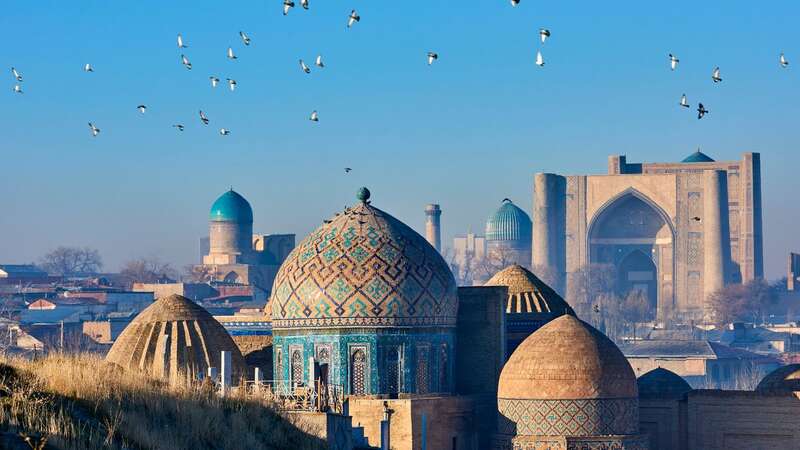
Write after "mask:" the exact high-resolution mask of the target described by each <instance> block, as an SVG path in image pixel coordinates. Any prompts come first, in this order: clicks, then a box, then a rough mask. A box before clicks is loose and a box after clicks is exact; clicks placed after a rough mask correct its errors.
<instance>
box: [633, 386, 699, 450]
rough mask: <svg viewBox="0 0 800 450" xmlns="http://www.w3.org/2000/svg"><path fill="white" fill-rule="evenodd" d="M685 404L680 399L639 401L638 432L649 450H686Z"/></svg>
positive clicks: (641, 399)
mask: <svg viewBox="0 0 800 450" xmlns="http://www.w3.org/2000/svg"><path fill="white" fill-rule="evenodd" d="M685 419H686V402H685V401H683V402H681V401H680V399H679V398H678V399H643V398H640V399H639V432H640V433H642V434H646V435H647V436H648V438H649V441H650V447H649V450H686V445H687V443H686V420H685Z"/></svg>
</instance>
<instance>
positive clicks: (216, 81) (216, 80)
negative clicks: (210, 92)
mask: <svg viewBox="0 0 800 450" xmlns="http://www.w3.org/2000/svg"><path fill="white" fill-rule="evenodd" d="M208 79H209V80H211V87H212V88H215V87H217V85H218V84H219V78H217V77H215V76H213V75H212V76H210V77H208Z"/></svg>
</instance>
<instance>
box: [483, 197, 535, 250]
mask: <svg viewBox="0 0 800 450" xmlns="http://www.w3.org/2000/svg"><path fill="white" fill-rule="evenodd" d="M532 229H533V225H532V223H531V218H530V217H528V214H526V213H525V211H523V210H522V209H520V208H519V207H518V206H517V205H515V204H514V203H513V202H511V200H509V199H504V200H503V204H502V205H500V208H498V209H497V211H495V212H494V213H493V214H491V215H490V216H489V219H488V220H487V221H486V240H487V241H526V242H529V241H530V240H531V236H532V235H531V233H532V231H531V230H532Z"/></svg>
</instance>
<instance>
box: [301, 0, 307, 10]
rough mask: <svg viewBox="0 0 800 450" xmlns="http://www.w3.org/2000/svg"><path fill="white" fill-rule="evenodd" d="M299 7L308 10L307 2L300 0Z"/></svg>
mask: <svg viewBox="0 0 800 450" xmlns="http://www.w3.org/2000/svg"><path fill="white" fill-rule="evenodd" d="M300 6H302V7H303V9H305V10H308V0H300Z"/></svg>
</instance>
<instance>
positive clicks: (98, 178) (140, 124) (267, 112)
mask: <svg viewBox="0 0 800 450" xmlns="http://www.w3.org/2000/svg"><path fill="white" fill-rule="evenodd" d="M479 3H480V4H478V2H476V3H474V4H470V3H467V4H458V6H457V7H454V6H453V4H452V3H444V2H422V1H409V2H402V3H394V4H392V3H387V4H384V3H374V2H367V1H363V0H353V1H350V2H325V1H315V0H311V9H310V10H308V11H304V10H302V8H300V7H299V2H298V7H297V8H294V9H293V10H292V11H291V12H290V13H289V15H288V16H286V17H284V16H283V15H282V13H281V2H280V1H279V0H272V1H269V2H263V1H260V2H247V3H241V4H237V5H236V6H235V7H234V6H226V5H223V4H220V3H211V2H199V3H198V2H172V3H170V4H167V5H164V4H163V3H161V2H154V1H143V2H138V3H136V4H127V3H126V4H113V5H112V4H108V3H107V2H100V1H92V2H81V4H80V6H78V7H76V6H74V5H69V4H65V3H64V2H56V1H47V2H39V3H35V4H30V3H22V4H17V5H14V8H9V9H7V10H6V11H5V12H4V14H3V16H2V17H0V24H1V25H2V27H3V29H4V30H5V31H6V38H5V39H4V40H3V44H2V47H3V48H2V54H3V61H4V63H5V66H6V67H5V68H4V69H3V70H5V71H6V74H5V75H0V98H2V108H0V127H2V128H1V129H0V131H1V132H2V136H3V138H2V141H0V142H2V144H3V145H2V147H0V149H1V150H0V151H1V152H2V159H0V161H2V167H3V170H2V172H0V173H2V176H1V177H0V190H2V192H3V193H4V194H5V195H4V197H3V206H4V207H3V213H2V214H0V263H24V262H31V261H36V260H38V258H39V257H40V256H41V255H42V254H44V253H45V252H47V251H48V250H50V249H52V248H54V247H56V246H58V245H80V246H90V247H94V248H97V249H98V250H99V251H100V252H101V254H102V255H103V257H104V261H105V263H106V269H107V270H115V269H117V268H118V267H119V265H120V264H121V263H122V262H124V261H125V260H128V259H131V258H136V257H141V256H157V257H159V258H161V259H162V260H165V261H169V262H172V263H173V264H174V265H175V266H177V267H181V266H183V265H184V264H188V263H195V262H199V261H198V239H199V238H200V237H201V236H203V235H205V234H206V233H207V219H208V209H209V207H210V205H211V203H212V202H213V201H214V199H215V198H216V197H217V196H218V195H220V194H221V193H222V192H224V191H225V190H226V189H228V187H229V186H233V187H234V189H236V190H237V191H238V192H240V193H241V194H242V195H244V196H245V197H246V198H247V199H248V200H249V201H250V203H251V204H252V206H253V209H254V214H255V223H254V230H255V231H257V232H263V233H296V234H297V238H298V241H299V240H301V239H302V238H303V237H304V236H305V235H306V234H307V233H308V232H310V231H311V230H313V229H314V228H316V227H317V226H318V225H320V224H321V223H322V220H323V219H326V218H328V217H329V216H331V215H332V214H333V213H334V212H336V211H339V210H341V209H342V207H343V206H344V205H345V204H352V203H353V202H354V196H355V190H356V189H357V188H358V187H359V186H361V185H366V186H368V187H369V188H370V190H371V191H372V199H373V204H374V205H375V206H377V207H379V208H381V209H384V210H386V211H387V212H389V213H391V214H392V215H394V216H396V217H397V218H399V219H400V220H403V221H404V222H406V223H408V224H409V225H410V226H412V227H414V228H415V229H416V230H418V231H422V230H423V224H424V214H423V209H424V206H425V204H426V203H431V202H436V203H439V204H441V207H442V210H443V213H442V227H443V244H444V245H445V246H447V247H449V246H451V245H452V237H453V236H454V235H455V234H459V233H464V232H466V231H467V229H468V228H469V227H471V228H472V230H473V231H475V232H478V233H482V232H483V226H484V222H485V220H486V217H487V216H488V215H489V213H491V212H492V211H493V210H494V209H495V208H497V207H498V206H499V205H500V201H501V199H503V198H504V197H509V198H511V199H512V200H513V201H514V202H515V203H516V204H517V205H519V206H520V207H522V208H523V209H525V211H526V212H528V213H530V210H531V185H532V176H533V173H535V172H557V173H562V174H579V173H598V174H602V173H605V172H606V158H607V156H608V155H609V154H612V153H620V154H626V155H627V156H628V159H629V161H632V162H639V161H679V160H680V159H682V158H683V157H685V156H686V155H688V154H689V153H691V152H693V151H694V150H695V149H696V148H697V147H700V148H701V149H702V150H703V151H704V152H705V153H707V154H709V155H710V156H711V157H713V158H715V159H717V160H737V159H739V158H740V156H741V153H742V152H746V151H753V152H760V153H761V158H762V183H763V185H762V188H763V191H762V195H763V217H764V246H765V271H766V274H767V276H768V277H769V278H777V277H780V276H783V275H784V274H785V266H786V257H787V253H788V252H789V251H791V250H800V237H798V234H797V233H796V231H795V230H796V227H797V225H796V224H797V223H798V221H799V220H800V213H798V210H797V208H796V206H795V203H796V202H794V201H793V200H794V198H796V196H797V190H798V187H800V183H798V181H797V172H798V167H800V156H799V155H798V152H797V151H796V149H795V146H794V145H793V144H792V142H795V141H796V139H797V134H798V133H797V130H796V127H795V126H794V119H795V117H796V116H797V112H798V108H797V104H798V102H797V100H798V97H800V95H799V94H800V89H798V70H800V45H798V44H797V42H800V31H798V29H797V27H796V26H794V22H795V19H796V18H797V17H798V16H799V14H798V13H800V4H798V3H797V2H790V1H778V2H774V3H773V4H771V5H770V7H769V8H765V7H763V6H760V5H757V4H753V3H752V2H744V1H732V2H727V3H725V4H724V6H722V4H713V3H712V4H697V3H696V2H691V1H688V0H681V1H675V2H670V3H669V4H665V5H658V6H653V5H651V4H643V3H642V2H634V1H627V0H626V1H620V2H614V4H596V3H589V4H584V3H581V4H579V5H578V4H562V3H563V2H561V3H556V2H548V3H545V2H539V1H533V0H522V2H521V3H520V5H519V6H518V7H517V8H512V7H511V6H510V4H509V2H508V1H506V0H502V1H501V0H495V1H492V2H479ZM353 8H355V9H357V10H358V12H359V14H360V15H361V18H362V20H361V21H360V22H359V23H357V24H356V25H354V27H353V28H352V29H349V30H348V29H346V22H347V16H348V14H349V12H350V10H351V9H353ZM540 27H546V28H548V29H550V30H551V32H552V37H551V38H550V39H549V40H548V41H547V43H546V44H545V45H544V46H541V45H540V44H539V41H538V30H539V28H540ZM239 31H245V32H246V33H247V34H248V36H249V37H250V38H251V39H252V44H251V45H250V46H249V47H245V46H244V45H243V44H242V43H241V40H240V39H239V36H238V33H239ZM178 33H181V34H182V35H183V37H184V39H185V41H186V43H187V44H188V45H189V48H187V49H183V50H179V49H178V48H177V46H176V43H175V39H176V36H177V34H178ZM228 46H233V48H234V49H235V51H236V54H237V55H238V57H239V58H238V59H237V60H236V61H229V60H227V59H226V58H225V51H226V49H227V47H228ZM539 48H541V49H542V53H543V54H544V58H545V61H546V64H545V67H544V68H538V67H536V66H535V65H534V59H535V54H536V51H537V49H539ZM428 51H435V52H437V53H438V54H439V59H438V61H436V62H435V63H434V64H433V65H432V66H430V67H429V66H427V61H426V54H427V52H428ZM781 52H785V54H786V57H787V58H788V60H789V62H790V65H789V67H788V69H782V68H780V67H779V64H778V55H779V54H780V53H781ZM181 53H185V54H186V55H187V56H188V57H189V58H190V60H191V62H192V65H193V69H192V70H191V71H187V70H186V69H185V68H184V67H183V66H182V65H181V64H180V55H181ZM320 53H321V54H322V55H323V57H324V59H325V63H326V67H325V68H324V69H318V68H316V67H313V66H312V73H311V74H309V75H306V74H304V73H303V72H302V71H301V70H300V68H299V65H298V59H300V58H302V59H304V60H305V61H306V62H307V63H311V62H312V61H313V60H314V58H315V57H316V56H317V54H320ZM668 53H674V54H676V55H677V56H678V57H679V58H680V60H681V62H680V65H679V67H678V70H676V71H675V72H671V71H670V70H669V60H668V57H667V54H668ZM86 63H91V64H92V66H93V68H94V70H95V72H94V73H85V72H84V71H83V70H82V69H83V66H84V64H86ZM12 66H14V67H16V68H17V69H19V70H20V71H21V73H22V75H23V76H24V81H23V88H24V92H25V93H24V94H21V95H20V94H15V93H14V92H13V91H12V88H13V86H14V84H15V83H14V79H13V77H12V76H11V72H10V67H12ZM715 66H720V67H721V70H722V78H723V82H722V83H720V84H718V85H715V84H714V83H712V81H711V71H712V69H713V68H714V67H715ZM211 75H215V76H217V77H219V78H220V79H222V80H223V82H224V80H225V78H234V79H236V80H237V82H238V86H237V90H236V91H235V92H230V91H229V90H228V89H227V86H226V85H225V84H224V83H222V84H221V85H220V86H219V87H217V88H216V89H212V88H211V87H210V84H209V82H208V77H209V76H211ZM683 93H686V94H687V96H688V100H689V103H690V104H691V105H692V106H693V107H694V106H695V105H696V104H697V102H698V101H701V102H703V103H704V105H705V106H706V108H708V109H709V110H710V113H709V114H708V115H707V116H706V117H705V118H704V119H702V120H697V118H696V113H695V112H694V111H693V109H694V108H692V110H690V111H687V110H685V109H684V108H681V107H680V106H678V102H679V100H680V96H681V94H683ZM139 104H146V105H147V106H148V110H147V113H146V114H144V115H142V114H140V113H139V112H138V111H137V110H136V106H137V105H139ZM199 109H203V110H204V111H205V112H206V113H207V115H208V117H209V119H210V120H211V124H210V125H209V126H207V127H205V126H203V125H202V124H201V123H200V121H199V119H198V117H197V112H198V110H199ZM312 110H318V111H319V119H320V121H319V123H312V122H310V121H309V120H308V116H309V114H310V113H311V111H312ZM88 121H91V122H93V123H95V124H96V125H97V126H98V127H99V128H100V129H101V130H102V131H101V134H100V136H98V137H97V138H94V139H93V138H92V137H91V135H90V133H89V130H88V128H87V126H86V122H88ZM175 123H182V124H184V125H185V126H186V130H185V131H184V132H182V133H181V132H178V131H176V130H175V129H174V128H172V125H173V124H175ZM222 127H224V128H227V129H230V130H231V135H230V136H226V137H222V136H220V135H219V134H218V130H219V128H222ZM344 167H352V168H353V172H351V173H350V174H345V173H344V170H343V168H344Z"/></svg>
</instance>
